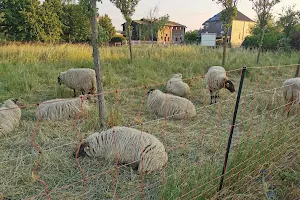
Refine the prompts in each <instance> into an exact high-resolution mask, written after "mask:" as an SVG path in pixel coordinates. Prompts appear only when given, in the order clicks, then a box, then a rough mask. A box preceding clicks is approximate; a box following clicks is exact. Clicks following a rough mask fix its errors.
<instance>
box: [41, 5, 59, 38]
mask: <svg viewBox="0 0 300 200" xmlns="http://www.w3.org/2000/svg"><path fill="white" fill-rule="evenodd" d="M39 16H40V23H41V25H42V30H41V40H42V41H44V42H51V43H55V42H58V41H60V39H61V35H62V33H63V31H62V28H63V24H62V22H61V17H62V16H63V7H62V3H61V0H45V1H44V3H43V4H42V6H41V7H40V9H39Z"/></svg>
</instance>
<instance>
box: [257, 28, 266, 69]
mask: <svg viewBox="0 0 300 200" xmlns="http://www.w3.org/2000/svg"><path fill="white" fill-rule="evenodd" d="M264 35H265V29H264V28H263V29H262V32H261V34H260V40H259V46H258V54H257V59H256V64H258V63H259V59H260V53H261V49H262V45H263V40H264Z"/></svg>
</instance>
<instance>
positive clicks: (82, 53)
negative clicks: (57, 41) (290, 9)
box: [0, 44, 299, 199]
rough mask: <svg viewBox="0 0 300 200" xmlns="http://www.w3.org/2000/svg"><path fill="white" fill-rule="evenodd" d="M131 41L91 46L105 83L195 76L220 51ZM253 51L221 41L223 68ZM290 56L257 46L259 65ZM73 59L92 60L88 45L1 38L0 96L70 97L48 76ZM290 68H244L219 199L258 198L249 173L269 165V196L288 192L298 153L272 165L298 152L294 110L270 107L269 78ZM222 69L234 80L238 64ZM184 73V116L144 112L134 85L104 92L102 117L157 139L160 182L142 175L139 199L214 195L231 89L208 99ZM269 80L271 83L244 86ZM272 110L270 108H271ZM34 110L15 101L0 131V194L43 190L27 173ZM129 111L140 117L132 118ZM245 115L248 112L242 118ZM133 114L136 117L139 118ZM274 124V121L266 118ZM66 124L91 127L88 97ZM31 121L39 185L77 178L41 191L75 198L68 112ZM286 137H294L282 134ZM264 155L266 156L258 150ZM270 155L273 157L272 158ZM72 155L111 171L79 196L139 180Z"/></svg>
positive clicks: (86, 130) (250, 61) (274, 83)
mask: <svg viewBox="0 0 300 200" xmlns="http://www.w3.org/2000/svg"><path fill="white" fill-rule="evenodd" d="M133 50H134V51H133V52H134V61H133V62H132V63H131V62H129V52H128V49H127V48H126V47H112V48H111V47H110V48H102V49H101V53H100V56H101V66H102V69H103V73H102V74H103V85H104V90H105V91H116V90H118V89H124V88H129V87H137V86H144V85H152V84H156V83H162V84H161V85H157V86H155V87H157V88H159V89H161V90H164V83H165V82H166V81H167V80H168V78H170V77H171V76H172V75H173V73H182V74H183V77H184V78H189V77H194V76H197V77H198V76H200V75H204V74H205V72H206V70H207V69H208V68H209V67H210V66H213V65H220V63H221V58H222V50H221V49H213V48H206V47H200V46H168V47H151V46H135V47H134V49H133ZM256 53H257V52H256V51H249V50H244V49H229V51H228V54H227V56H228V58H227V64H226V66H225V68H226V70H227V71H230V70H234V69H240V68H242V67H243V66H246V67H252V66H256V65H255V58H256ZM298 59H299V53H297V52H293V53H291V54H287V53H283V52H265V53H264V54H263V55H262V59H261V64H260V65H261V66H271V65H272V66H279V65H286V64H294V63H297V61H298ZM77 67H78V68H82V67H86V68H93V62H92V49H91V47H90V46H88V45H70V44H63V45H36V44H32V45H29V44H23V45H17V44H10V45H6V46H1V47H0V68H1V71H0V73H1V76H0V94H1V96H0V101H1V102H2V101H4V100H6V99H8V98H11V97H16V98H19V99H21V101H23V102H24V103H25V105H30V104H36V103H39V102H42V101H45V100H49V99H54V98H69V97H72V95H73V90H71V89H69V88H67V87H66V86H64V85H62V86H59V85H58V84H57V77H58V76H59V73H60V72H61V71H65V70H67V69H69V68H77ZM294 72H295V67H287V68H280V67H279V68H263V67H262V68H260V69H249V70H248V71H247V75H246V78H245V85H244V88H243V94H242V99H241V105H240V111H239V113H238V118H237V123H240V125H239V126H237V127H236V128H235V134H234V140H233V146H232V150H231V154H230V157H229V163H228V174H227V176H226V178H225V182H224V183H225V185H224V193H222V195H223V197H224V198H229V199H242V198H243V197H245V196H247V195H248V197H249V198H250V197H251V198H252V197H253V198H256V199H261V198H263V196H264V193H265V190H264V187H263V184H262V179H261V177H260V174H259V171H260V170H261V168H262V169H267V170H268V172H269V173H270V174H274V175H273V179H274V180H273V179H272V180H271V181H270V180H269V181H268V182H270V183H272V184H276V185H277V186H278V187H280V188H279V190H278V191H280V192H278V195H279V197H285V196H287V197H288V198H289V199H292V198H293V197H294V196H295V192H294V186H293V184H295V183H296V182H297V181H298V182H299V178H297V177H298V175H297V173H296V178H292V177H295V176H293V175H294V171H295V170H296V171H297V169H299V164H298V165H297V163H299V162H298V161H299V160H297V159H296V160H291V161H290V160H289V164H290V165H283V167H280V166H281V165H282V163H284V162H285V160H284V159H283V158H285V157H288V158H290V157H292V158H293V159H294V158H299V154H296V153H295V155H293V156H291V155H290V153H291V152H292V151H294V152H297V150H299V148H298V146H299V145H298V146H297V143H298V142H299V141H298V140H299V137H298V138H296V137H295V136H297V134H298V133H299V131H298V132H297V130H298V129H296V127H298V126H299V121H298V120H297V115H296V116H294V117H293V118H290V119H288V120H286V121H284V120H285V119H284V118H282V117H283V116H281V115H283V114H282V110H283V109H276V108H278V107H279V106H281V105H282V96H281V89H280V88H279V87H281V85H282V82H283V81H284V80H285V79H287V78H289V77H292V76H293V75H294ZM228 75H229V77H230V78H231V79H232V80H233V81H234V84H235V85H236V86H238V82H239V77H240V71H239V70H236V71H233V72H229V74H228ZM187 82H188V83H189V85H190V86H191V94H192V95H191V100H192V102H193V103H194V104H195V106H196V108H197V117H196V118H194V119H188V120H187V121H186V122H185V123H184V122H183V121H172V120H167V121H164V119H159V118H157V117H155V116H153V115H151V114H150V113H149V111H148V110H147V108H146V106H145V102H144V104H142V103H143V99H144V98H145V90H144V88H139V89H132V90H129V91H123V92H118V93H117V94H118V95H117V96H116V93H112V94H108V95H105V107H106V110H107V116H106V120H107V121H109V120H110V118H111V114H112V112H113V113H114V116H115V119H116V120H115V121H114V124H115V125H124V126H133V127H135V128H139V129H143V130H144V131H147V132H149V133H152V134H153V135H155V136H156V137H158V138H159V139H160V140H161V141H162V142H163V143H164V144H165V146H166V148H167V152H168V157H169V161H168V164H167V167H166V169H165V172H166V175H165V178H166V182H165V183H164V182H163V179H162V175H161V174H160V175H158V174H153V175H144V176H143V185H144V186H145V191H144V192H145V196H146V199H158V198H160V197H162V198H163V199H177V198H180V197H181V196H182V199H191V198H192V197H196V196H198V195H200V196H199V197H198V199H209V198H212V197H214V195H215V194H216V191H217V187H218V181H219V179H218V176H219V175H220V173H221V169H222V164H223V159H224V151H225V149H226V143H227V137H228V133H229V127H230V123H231V116H232V111H233V108H234V103H235V94H229V92H227V91H225V90H224V91H222V92H221V103H220V104H216V105H212V106H208V105H207V103H208V102H209V98H210V96H209V93H208V91H207V90H206V89H205V86H204V83H203V79H202V78H199V77H198V78H196V79H191V80H188V81H187ZM272 88H279V89H277V90H275V91H273V90H272V91H270V92H262V93H258V94H256V95H253V93H256V92H260V91H264V90H268V89H272ZM246 95H249V96H246ZM204 105H205V106H204ZM272 109H276V110H275V111H272ZM35 111H36V106H32V107H30V106H28V107H27V108H26V109H24V110H22V121H21V125H20V127H19V128H17V129H16V130H15V131H14V132H13V133H12V134H11V135H9V136H0V142H1V144H2V145H1V146H0V152H1V153H0V168H1V170H0V192H2V193H4V195H5V196H8V197H14V198H16V199H20V198H25V197H29V196H32V195H36V194H38V193H40V192H43V187H42V185H41V184H39V183H38V182H37V181H36V180H35V179H33V177H32V169H33V167H34V164H35V161H36V153H37V152H36V150H35V149H34V148H32V146H31V144H30V142H29V141H30V138H31V134H32V132H33V130H34V127H35V125H36V124H35V123H36V122H35V121H33V120H32V119H33V114H34V112H35ZM138 113H140V116H141V119H139V118H138V117H137V116H138ZM252 116H256V118H253V119H252ZM141 121H142V122H143V124H140V122H141ZM281 122H284V123H281ZM280 123H281V124H280ZM184 124H186V125H184ZM276 124H280V125H278V126H275V125H276ZM76 125H77V130H78V132H79V133H80V134H81V135H82V137H83V138H85V137H87V136H88V135H89V134H91V133H93V132H94V131H98V130H99V129H98V116H97V109H96V105H92V106H91V109H90V110H89V111H88V114H87V116H84V117H82V118H80V120H79V121H78V122H77V123H76ZM36 130H37V132H36V136H35V141H36V143H38V144H39V145H40V146H41V148H42V159H41V162H40V165H39V168H38V174H39V176H40V178H42V179H43V180H44V181H45V182H46V183H47V185H48V187H49V189H50V190H52V189H54V188H57V187H60V186H64V185H68V184H70V183H73V182H75V181H79V183H76V184H74V185H72V186H70V187H68V188H64V189H60V190H57V191H55V192H53V193H51V197H52V198H53V199H62V198H65V199H80V198H81V197H80V195H81V190H82V183H81V182H80V180H81V179H82V175H81V173H80V171H79V169H78V166H77V164H76V162H75V161H74V158H73V157H72V153H73V151H74V150H75V148H76V146H77V145H78V143H79V138H78V136H77V134H76V132H75V131H74V121H73V120H67V121H61V122H60V121H58V122H50V121H45V122H40V123H39V125H38V127H37V129H36ZM163 135H164V136H163ZM298 135H299V134H298ZM294 137H295V138H296V139H294V140H291V139H293V138H294ZM183 141H186V143H183ZM183 144H184V148H183V146H182V145H183ZM285 147H286V148H285ZM28 154H31V155H29V156H28ZM264 155H266V156H265V157H263V156H264ZM276 155H277V157H274V156H276ZM23 156H25V157H23ZM297 156H298V157H297ZM261 158H263V159H261ZM282 159H283V161H282ZM244 161H248V162H244ZM80 163H81V165H82V167H83V170H84V171H85V174H86V176H93V175H95V174H98V173H100V172H103V171H105V170H107V169H111V170H112V171H110V172H109V173H103V174H101V175H99V176H96V177H95V178H94V179H91V180H89V181H88V183H87V188H86V193H85V197H86V199H111V198H113V195H114V192H117V194H118V196H119V197H120V198H122V197H126V196H127V195H130V194H132V193H134V192H136V191H138V190H140V189H141V180H140V175H139V174H136V173H135V172H133V171H132V170H130V168H128V167H121V168H120V169H119V173H118V174H117V176H118V179H117V181H116V182H115V181H114V180H115V179H114V178H115V177H114V176H115V175H114V171H113V170H114V165H113V164H112V163H109V162H107V161H104V160H101V159H89V158H84V159H80ZM252 164H253V166H252ZM276 166H278V168H276ZM287 166H288V167H287ZM243 169H246V170H243ZM274 169H275V170H274ZM273 172H274V173H273ZM275 172H276V173H277V174H276V173H275ZM283 172H284V173H283ZM278 174H279V175H278ZM282 174H284V177H285V180H286V182H285V184H283V182H280V180H279V179H278V177H280V176H283V175H282ZM265 182H266V181H265ZM265 182H264V183H265ZM247 184H248V185H247ZM196 186H198V188H197V187H196ZM114 188H115V191H113V189H114ZM189 191H191V192H190V193H189ZM296 194H297V193H296ZM249 195H250V196H249ZM143 197H144V195H143V194H142V192H139V193H138V194H136V195H135V196H132V197H130V198H132V199H141V198H143ZM44 198H45V196H41V197H38V198H37V199H44ZM128 198H129V197H128Z"/></svg>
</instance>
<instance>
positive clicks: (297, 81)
mask: <svg viewBox="0 0 300 200" xmlns="http://www.w3.org/2000/svg"><path fill="white" fill-rule="evenodd" d="M283 86H284V88H283V97H284V100H285V102H286V103H290V102H293V101H296V102H298V103H299V102H300V77H297V78H291V79H288V80H286V81H284V82H283ZM296 102H295V103H296Z"/></svg>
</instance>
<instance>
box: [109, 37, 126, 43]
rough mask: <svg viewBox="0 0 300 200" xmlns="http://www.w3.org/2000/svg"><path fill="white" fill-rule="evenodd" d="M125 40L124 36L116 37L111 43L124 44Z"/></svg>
mask: <svg viewBox="0 0 300 200" xmlns="http://www.w3.org/2000/svg"><path fill="white" fill-rule="evenodd" d="M125 40H126V38H125V37H123V36H114V37H113V38H112V39H111V40H110V42H124V41H125Z"/></svg>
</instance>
